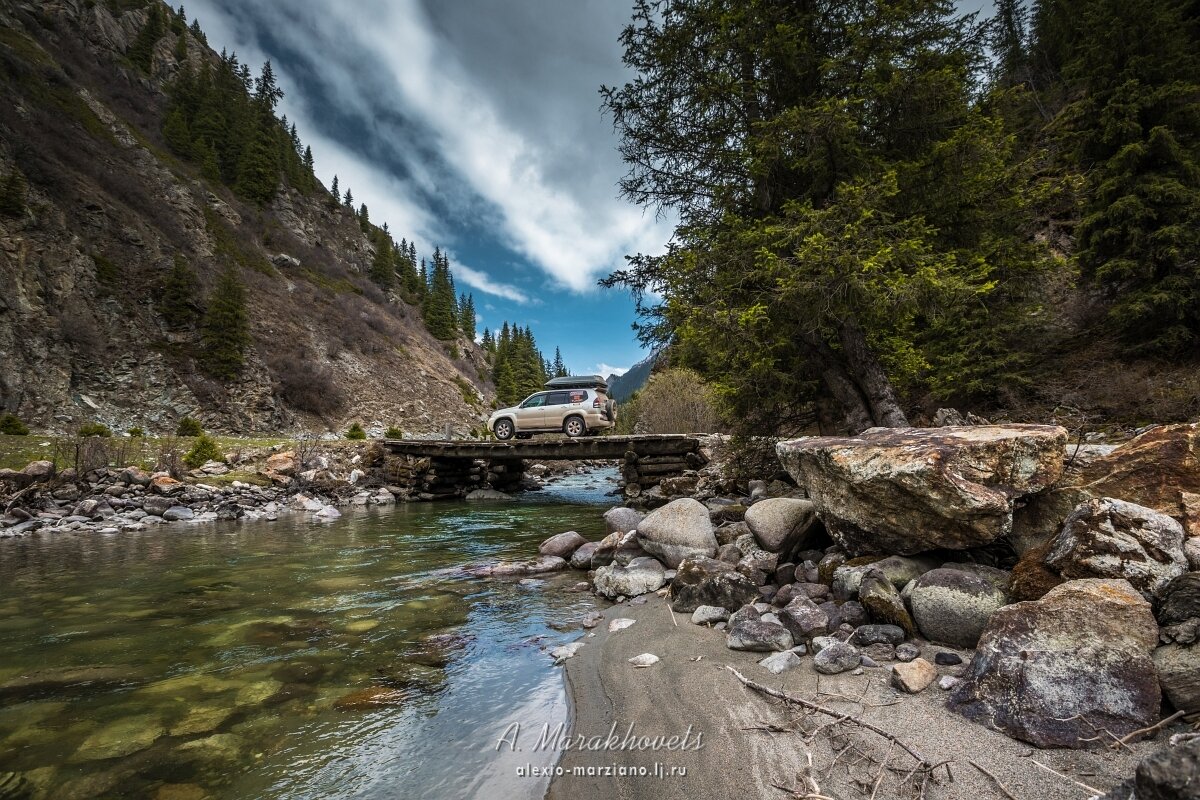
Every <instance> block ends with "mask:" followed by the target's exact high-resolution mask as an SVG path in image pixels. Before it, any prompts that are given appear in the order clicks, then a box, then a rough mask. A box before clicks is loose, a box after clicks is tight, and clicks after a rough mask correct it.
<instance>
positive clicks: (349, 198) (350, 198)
mask: <svg viewBox="0 0 1200 800" xmlns="http://www.w3.org/2000/svg"><path fill="white" fill-rule="evenodd" d="M342 204H343V205H344V206H346V208H348V209H350V210H351V211H353V210H354V195H353V194H352V193H351V192H350V190H349V189H347V190H346V199H345V201H344V202H343V203H342Z"/></svg>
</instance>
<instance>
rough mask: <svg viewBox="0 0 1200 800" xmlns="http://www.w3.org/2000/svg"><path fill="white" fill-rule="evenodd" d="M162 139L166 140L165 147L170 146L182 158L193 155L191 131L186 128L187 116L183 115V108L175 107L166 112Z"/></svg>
mask: <svg viewBox="0 0 1200 800" xmlns="http://www.w3.org/2000/svg"><path fill="white" fill-rule="evenodd" d="M163 139H165V140H166V142H167V147H169V148H171V150H172V152H174V153H175V154H177V155H180V156H183V157H184V158H193V157H194V156H195V148H194V146H193V144H192V133H191V131H189V130H188V124H187V117H186V116H185V115H184V113H183V109H181V108H175V109H173V110H172V111H171V112H170V113H169V114H167V121H166V122H165V123H163Z"/></svg>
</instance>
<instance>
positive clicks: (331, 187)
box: [329, 175, 341, 203]
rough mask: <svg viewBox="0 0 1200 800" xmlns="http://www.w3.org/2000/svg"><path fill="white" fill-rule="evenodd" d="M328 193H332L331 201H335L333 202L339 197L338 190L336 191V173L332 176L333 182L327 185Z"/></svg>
mask: <svg viewBox="0 0 1200 800" xmlns="http://www.w3.org/2000/svg"><path fill="white" fill-rule="evenodd" d="M329 193H330V194H331V195H333V202H335V203H336V202H337V201H338V198H339V197H341V194H339V192H338V176H337V175H334V176H333V183H332V184H331V185H330V187H329Z"/></svg>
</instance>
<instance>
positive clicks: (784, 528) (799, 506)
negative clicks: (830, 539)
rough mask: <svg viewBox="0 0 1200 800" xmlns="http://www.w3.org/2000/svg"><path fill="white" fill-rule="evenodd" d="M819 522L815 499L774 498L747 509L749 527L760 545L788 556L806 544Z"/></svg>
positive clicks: (761, 501) (767, 549)
mask: <svg viewBox="0 0 1200 800" xmlns="http://www.w3.org/2000/svg"><path fill="white" fill-rule="evenodd" d="M816 522H817V509H816V506H814V505H813V504H812V501H811V500H797V499H794V498H791V497H773V498H770V499H768V500H760V501H759V502H757V503H755V504H754V505H752V506H750V508H748V509H746V524H747V525H748V526H750V532H751V533H753V534H754V539H755V541H757V542H758V545H759V546H760V547H762V549H763V550H766V551H768V552H771V553H780V554H782V555H784V556H786V555H788V554H790V553H791V552H792V551H794V550H796V549H797V548H800V547H803V546H804V545H805V544H806V542H807V539H808V537H809V534H810V533H811V532H812V531H813V529H814V527H816Z"/></svg>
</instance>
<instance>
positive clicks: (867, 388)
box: [838, 317, 908, 428]
mask: <svg viewBox="0 0 1200 800" xmlns="http://www.w3.org/2000/svg"><path fill="white" fill-rule="evenodd" d="M838 340H839V341H840V342H841V344H842V353H843V355H844V356H845V358H846V367H847V370H848V371H849V373H850V374H851V375H852V376H853V377H854V382H855V383H856V384H857V385H858V388H859V389H860V390H861V391H862V394H863V396H864V397H866V400H867V404H868V405H869V406H870V408H871V418H872V419H873V420H874V421H875V424H876V425H879V426H882V427H885V428H904V427H908V417H906V416H905V415H904V411H903V410H902V409H901V408H900V402H899V401H898V400H897V399H896V392H895V391H894V390H893V389H892V382H891V381H890V380H888V376H887V373H886V372H884V370H883V365H882V364H880V363H879V358H878V357H876V355H875V351H873V350H872V349H871V347H870V345H868V344H867V337H866V334H865V333H863V329H862V328H861V327H860V326H859V324H858V322H857V321H856V320H855V319H854V318H853V317H850V318H847V319H846V320H844V321H843V322H842V324H841V325H840V326H838Z"/></svg>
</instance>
